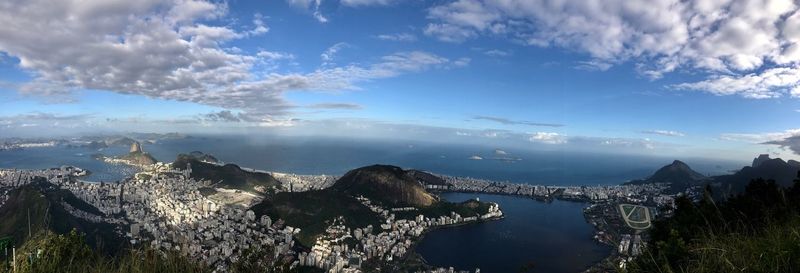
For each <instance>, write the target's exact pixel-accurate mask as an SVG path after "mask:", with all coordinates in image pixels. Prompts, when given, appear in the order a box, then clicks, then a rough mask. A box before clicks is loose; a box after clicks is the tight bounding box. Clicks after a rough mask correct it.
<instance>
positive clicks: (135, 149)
mask: <svg viewBox="0 0 800 273" xmlns="http://www.w3.org/2000/svg"><path fill="white" fill-rule="evenodd" d="M141 152H142V144H140V143H139V142H138V141H137V142H133V144H131V153H141Z"/></svg>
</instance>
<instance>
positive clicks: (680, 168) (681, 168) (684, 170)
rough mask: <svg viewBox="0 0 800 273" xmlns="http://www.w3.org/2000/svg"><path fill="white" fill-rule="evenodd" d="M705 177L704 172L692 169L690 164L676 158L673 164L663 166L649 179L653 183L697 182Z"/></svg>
mask: <svg viewBox="0 0 800 273" xmlns="http://www.w3.org/2000/svg"><path fill="white" fill-rule="evenodd" d="M703 178H705V176H703V175H702V174H700V173H698V172H696V171H694V170H692V168H690V167H689V165H686V163H683V162H682V161H680V160H675V161H673V162H672V164H669V165H667V166H664V167H662V168H661V169H659V170H658V171H656V172H655V173H654V174H653V175H652V176H650V178H648V179H647V180H648V181H650V182H652V183H659V182H662V183H676V182H677V183H681V182H695V181H698V180H702V179H703Z"/></svg>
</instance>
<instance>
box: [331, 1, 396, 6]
mask: <svg viewBox="0 0 800 273" xmlns="http://www.w3.org/2000/svg"><path fill="white" fill-rule="evenodd" d="M395 2H398V0H341V1H340V3H341V4H342V5H345V6H350V7H362V6H387V5H391V4H394V3H395Z"/></svg>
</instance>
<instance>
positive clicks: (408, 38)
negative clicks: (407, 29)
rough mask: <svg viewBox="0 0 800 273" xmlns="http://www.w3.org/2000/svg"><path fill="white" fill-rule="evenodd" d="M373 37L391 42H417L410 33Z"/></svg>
mask: <svg viewBox="0 0 800 273" xmlns="http://www.w3.org/2000/svg"><path fill="white" fill-rule="evenodd" d="M375 37H376V38H378V39H381V40H384V41H393V42H413V41H416V40H417V36H414V34H411V33H393V34H381V35H378V36H375Z"/></svg>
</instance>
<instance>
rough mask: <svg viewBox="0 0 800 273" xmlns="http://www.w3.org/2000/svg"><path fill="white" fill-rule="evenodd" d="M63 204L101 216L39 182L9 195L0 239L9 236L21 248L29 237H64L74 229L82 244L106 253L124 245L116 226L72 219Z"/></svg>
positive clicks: (1, 216)
mask: <svg viewBox="0 0 800 273" xmlns="http://www.w3.org/2000/svg"><path fill="white" fill-rule="evenodd" d="M64 204H68V205H69V206H72V207H73V208H75V209H78V210H82V211H84V212H86V213H91V214H95V215H102V213H101V212H100V211H99V210H97V208H95V207H93V206H92V205H90V204H88V203H86V202H84V201H82V200H80V199H79V198H77V197H75V196H74V195H73V194H72V193H71V192H70V191H68V190H63V189H60V188H58V187H57V186H55V185H53V184H50V183H48V182H46V181H44V179H43V178H40V179H39V181H36V182H33V183H30V184H28V185H25V186H22V187H19V188H17V189H14V190H12V191H11V192H9V196H8V200H7V201H6V202H5V204H3V206H2V207H0V219H3V220H2V222H0V237H4V236H12V237H13V238H14V241H15V243H16V244H17V245H21V244H22V243H24V242H25V241H26V240H28V239H29V234H36V233H37V232H39V231H43V230H49V231H53V232H56V233H58V234H66V233H68V232H70V231H71V230H73V229H75V230H77V231H78V232H80V233H84V234H87V237H86V241H87V243H89V245H92V246H94V247H96V248H97V249H100V250H102V251H104V252H107V253H113V252H116V251H118V250H119V249H120V248H121V247H122V246H125V245H126V244H127V241H126V240H125V239H124V238H122V237H121V236H119V235H117V233H116V232H115V230H116V229H117V228H118V227H117V226H115V225H112V224H108V223H93V222H90V221H87V220H84V219H81V218H77V217H75V216H72V214H70V213H69V212H68V211H67V210H66V208H65V206H64ZM29 223H30V224H29ZM29 226H30V230H29Z"/></svg>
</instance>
